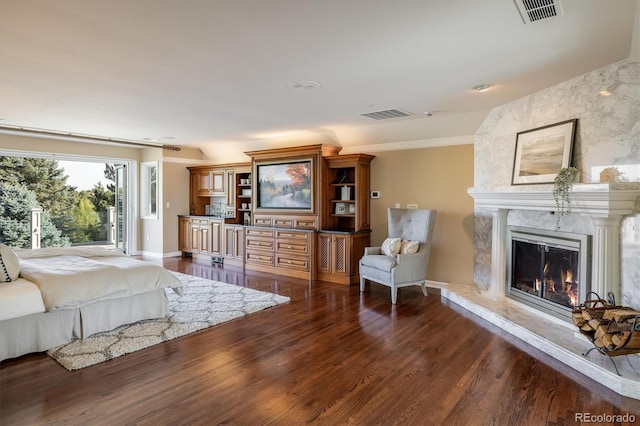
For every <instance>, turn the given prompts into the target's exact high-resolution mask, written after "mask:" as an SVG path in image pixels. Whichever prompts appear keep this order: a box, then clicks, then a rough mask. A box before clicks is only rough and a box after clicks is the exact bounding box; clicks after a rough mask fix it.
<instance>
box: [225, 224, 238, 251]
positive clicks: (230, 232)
mask: <svg viewBox="0 0 640 426" xmlns="http://www.w3.org/2000/svg"><path fill="white" fill-rule="evenodd" d="M235 234H236V227H235V226H229V225H225V226H224V242H223V244H224V258H225V259H228V258H235V257H236V247H235V246H236V238H235Z"/></svg>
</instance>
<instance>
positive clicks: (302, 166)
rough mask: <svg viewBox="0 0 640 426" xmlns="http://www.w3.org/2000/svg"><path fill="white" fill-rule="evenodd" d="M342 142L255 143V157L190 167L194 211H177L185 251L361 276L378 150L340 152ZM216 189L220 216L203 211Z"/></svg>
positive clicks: (262, 267) (269, 268) (327, 277)
mask: <svg viewBox="0 0 640 426" xmlns="http://www.w3.org/2000/svg"><path fill="white" fill-rule="evenodd" d="M340 149H341V148H340V147H336V146H331V145H324V144H318V145H307V146H300V147H290V148H279V149H271V150H262V151H251V152H246V154H247V155H248V156H249V157H250V158H251V163H250V164H246V163H243V164H227V165H220V166H199V167H189V171H190V173H191V180H190V187H189V194H190V200H191V205H190V214H189V215H184V216H180V218H179V220H180V233H179V238H180V242H179V244H180V250H181V251H182V252H183V255H190V256H194V257H200V258H209V257H211V258H212V259H214V260H222V259H223V261H224V264H225V265H230V266H238V267H244V268H246V269H247V270H256V271H262V272H269V273H274V274H279V275H286V276H292V277H297V278H305V279H318V280H322V281H329V282H333V283H339V284H345V285H351V284H355V283H357V282H358V280H359V272H358V261H359V259H360V257H362V254H363V253H364V248H365V247H367V246H368V245H370V232H371V226H370V223H369V220H370V206H369V193H370V163H371V161H372V160H373V159H374V158H375V157H374V156H373V155H367V154H349V155H339V152H340ZM214 179H216V180H215V181H214ZM219 188H224V191H219V190H218V189H219ZM214 190H215V194H216V195H215V197H221V198H220V199H223V200H224V205H225V208H224V215H220V214H219V213H220V211H221V210H222V209H220V208H219V209H218V211H217V212H216V213H217V214H218V216H221V217H216V216H212V215H211V214H209V215H207V214H205V210H206V206H207V205H209V206H211V203H212V200H216V199H217V198H214V195H213V194H214ZM209 210H210V208H209ZM209 213H211V212H210V211H209Z"/></svg>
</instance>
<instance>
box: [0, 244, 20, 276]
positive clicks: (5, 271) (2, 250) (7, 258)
mask: <svg viewBox="0 0 640 426" xmlns="http://www.w3.org/2000/svg"><path fill="white" fill-rule="evenodd" d="M18 275H20V260H19V259H18V256H16V254H15V253H14V252H13V250H11V248H10V247H9V246H6V245H4V244H0V282H4V283H8V282H10V281H14V280H16V279H18Z"/></svg>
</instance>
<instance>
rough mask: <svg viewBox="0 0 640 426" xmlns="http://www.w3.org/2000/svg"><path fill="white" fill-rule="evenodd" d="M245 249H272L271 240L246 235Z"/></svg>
mask: <svg viewBox="0 0 640 426" xmlns="http://www.w3.org/2000/svg"><path fill="white" fill-rule="evenodd" d="M247 249H258V250H268V251H273V240H269V239H266V238H255V237H248V236H247Z"/></svg>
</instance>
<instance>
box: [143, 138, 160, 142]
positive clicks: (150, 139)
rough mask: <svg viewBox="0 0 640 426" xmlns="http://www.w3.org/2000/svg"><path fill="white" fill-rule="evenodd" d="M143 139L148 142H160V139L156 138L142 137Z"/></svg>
mask: <svg viewBox="0 0 640 426" xmlns="http://www.w3.org/2000/svg"><path fill="white" fill-rule="evenodd" d="M142 140H143V141H147V142H160V140H159V139H156V138H142Z"/></svg>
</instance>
